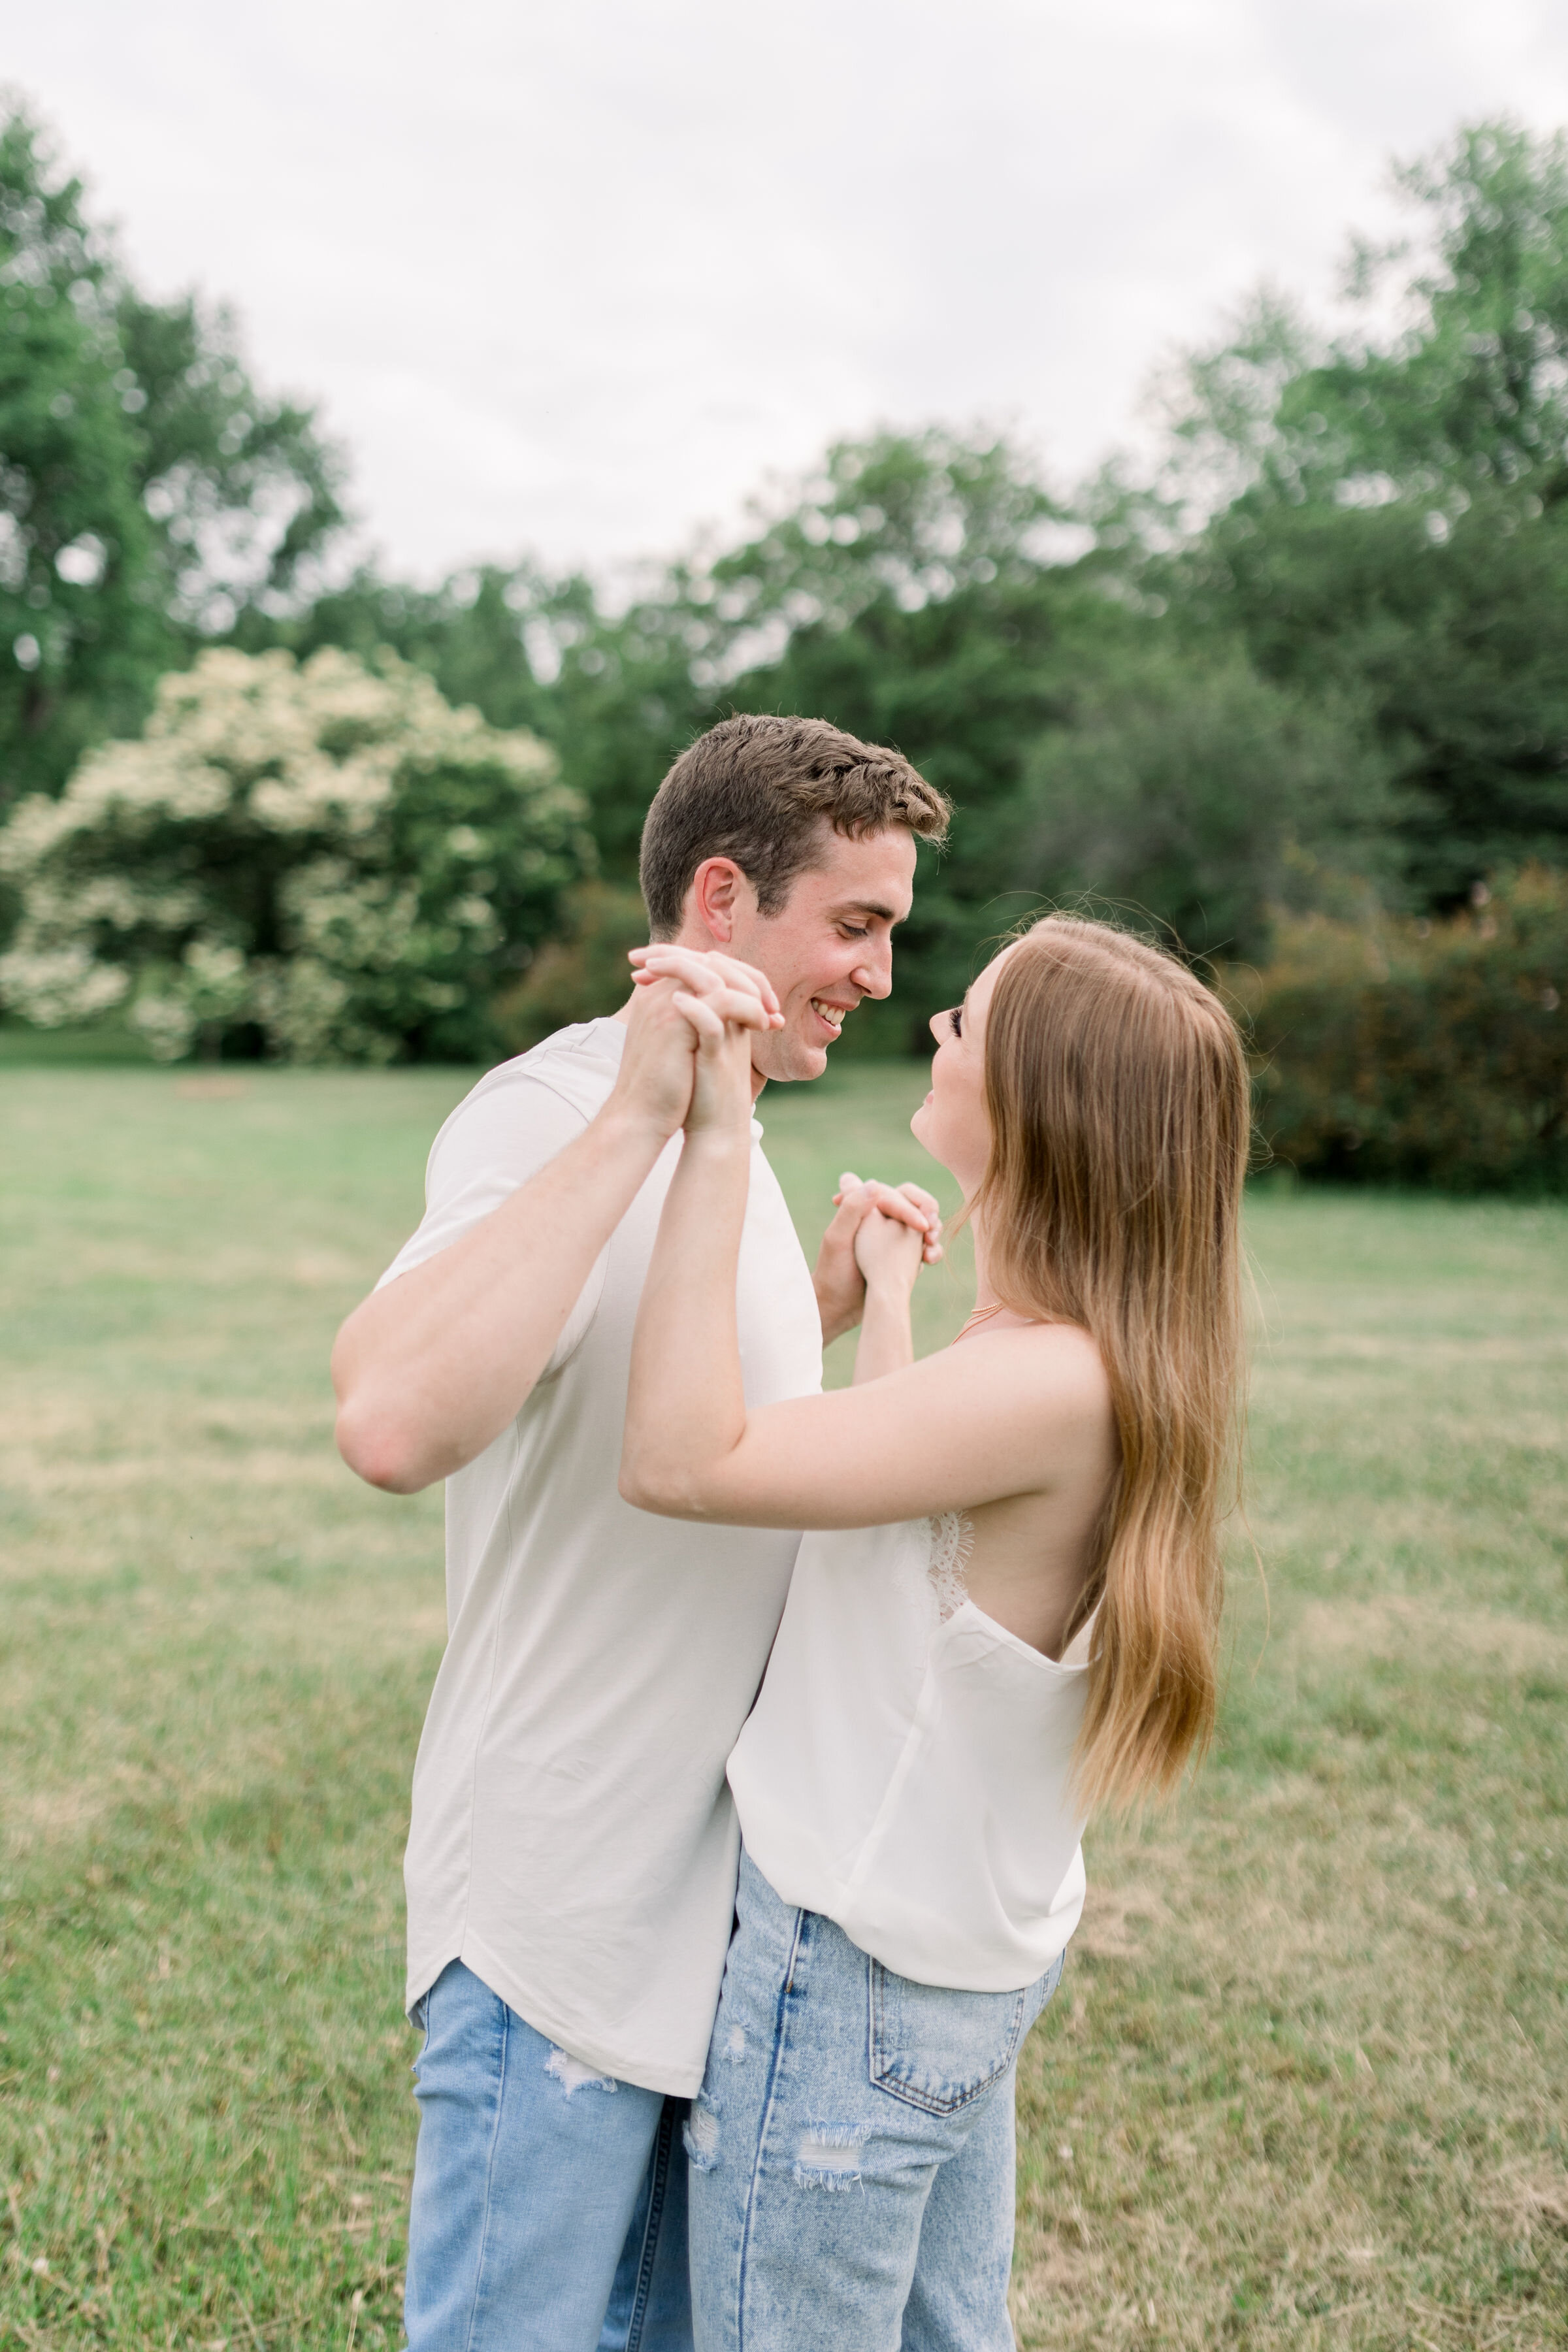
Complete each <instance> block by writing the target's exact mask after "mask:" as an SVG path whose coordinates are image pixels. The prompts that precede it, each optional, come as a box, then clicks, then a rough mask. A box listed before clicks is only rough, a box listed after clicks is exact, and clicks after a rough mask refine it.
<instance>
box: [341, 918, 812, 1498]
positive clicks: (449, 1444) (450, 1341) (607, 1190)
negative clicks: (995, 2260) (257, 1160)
mask: <svg viewBox="0 0 1568 2352" xmlns="http://www.w3.org/2000/svg"><path fill="white" fill-rule="evenodd" d="M712 962H713V966H714V970H713V972H712V976H711V981H710V987H711V989H712V990H713V991H714V992H715V1001H716V1002H717V1001H722V1002H723V1003H724V1008H725V1011H726V1013H727V1017H729V1018H730V1019H732V1020H741V1021H744V1022H747V1023H748V1024H750V1025H752V1026H753V1027H757V1028H763V1027H768V1026H771V1025H773V1024H774V1022H775V1020H776V1011H777V1006H776V1000H775V999H774V998H773V992H772V990H771V988H769V987H768V984H767V982H765V981H763V979H762V976H761V975H760V974H750V973H749V972H747V973H746V977H745V979H744V980H741V979H739V978H738V975H740V974H741V973H742V972H745V971H746V968H745V967H742V966H738V965H736V964H735V963H733V962H731V961H729V960H728V959H721V958H714V959H713V960H712ZM676 993H677V991H676V988H675V986H674V984H673V983H672V982H665V983H664V984H663V985H661V986H657V987H651V988H644V989H639V990H638V991H637V1002H636V1003H635V1004H634V1006H633V1008H632V1013H631V1019H630V1022H629V1024H628V1027H627V1034H626V1051H625V1054H624V1055H623V1057H622V1062H621V1069H620V1075H619V1076H618V1078H617V1079H616V1085H615V1087H614V1089H613V1090H612V1092H611V1094H610V1096H609V1098H608V1100H607V1101H606V1102H605V1106H604V1108H603V1109H602V1110H601V1111H600V1112H599V1113H598V1115H597V1117H596V1118H594V1119H593V1120H592V1121H591V1123H590V1124H589V1126H588V1127H587V1128H586V1129H585V1130H584V1133H583V1134H582V1135H580V1136H579V1137H578V1138H577V1139H575V1141H574V1142H572V1143H569V1144H568V1145H567V1146H566V1147H565V1149H564V1150H562V1151H560V1152H558V1153H557V1154H556V1155H555V1157H554V1158H553V1159H552V1160H549V1161H548V1162H547V1163H546V1165H545V1166H544V1167H543V1168H542V1169H541V1170H540V1171H539V1172H538V1173H537V1175H535V1176H532V1177H531V1178H530V1179H529V1181H527V1182H526V1183H525V1184H522V1185H521V1186H520V1187H519V1189H518V1190H517V1191H516V1192H513V1193H512V1194H511V1195H510V1198H509V1199H507V1200H506V1201H504V1202H502V1203H501V1205H500V1207H499V1208H498V1209H495V1210H493V1211H492V1212H491V1213H490V1214H489V1216H487V1217H484V1218H482V1219H481V1220H480V1222H479V1223H478V1224H476V1225H475V1226H474V1228H473V1229H472V1231H471V1232H469V1233H468V1234H464V1235H463V1237H462V1239H461V1240H459V1241H456V1242H454V1243H453V1244H451V1245H450V1247H449V1248H447V1249H443V1250H441V1251H440V1252H439V1253H438V1254H437V1255H436V1256H435V1257H433V1258H430V1259H428V1260H427V1261H426V1263H425V1264H424V1265H416V1266H414V1267H411V1268H410V1270H409V1271H408V1272H407V1273H406V1274H404V1275H400V1276H398V1278H397V1280H396V1281H395V1282H391V1283H388V1284H386V1285H385V1286H384V1288H382V1289H380V1290H376V1291H373V1292H372V1294H371V1296H370V1297H368V1298H367V1299H365V1300H364V1301H363V1304H362V1305H361V1306H359V1307H355V1309H354V1311H353V1314H352V1315H351V1316H350V1317H349V1318H348V1320H347V1322H346V1323H345V1324H344V1325H343V1327H342V1330H341V1331H340V1332H339V1334H338V1338H337V1344H336V1345H335V1347H334V1348H333V1349H332V1385H333V1387H334V1389H335V1390H336V1391H337V1398H338V1418H337V1439H338V1450H339V1452H340V1453H341V1454H342V1457H343V1460H344V1461H345V1462H346V1463H347V1464H348V1465H349V1467H350V1469H351V1470H353V1471H356V1472H357V1473H358V1475H360V1477H362V1478H364V1479H367V1480H368V1481H369V1483H370V1484H371V1485H372V1486H384V1487H386V1488H388V1489H389V1490H390V1491H391V1492H393V1493H394V1494H400V1495H412V1494H415V1493H416V1492H417V1491H418V1490H419V1488H420V1487H422V1486H431V1485H432V1484H433V1483H434V1482H435V1481H436V1480H437V1478H446V1477H449V1476H450V1475H451V1474H452V1473H453V1472H454V1471H455V1470H460V1469H462V1467H463V1466H464V1465H465V1464H466V1463H468V1462H471V1461H472V1460H473V1459H474V1457H475V1456H476V1454H481V1453H483V1451H484V1449H485V1447H486V1446H487V1445H489V1444H490V1443H491V1442H492V1441H493V1440H494V1439H495V1438H497V1437H499V1436H500V1433H501V1431H502V1430H503V1429H504V1428H505V1427H506V1425H507V1423H509V1422H510V1421H511V1420H513V1419H515V1417H516V1415H517V1414H518V1413H519V1412H521V1409H522V1406H523V1404H524V1403H525V1402H526V1401H527V1398H528V1395H529V1391H531V1389H532V1387H533V1384H534V1382H535V1381H537V1380H538V1379H539V1377H540V1374H541V1373H542V1371H543V1370H544V1368H545V1366H546V1365H547V1364H548V1363H549V1361H550V1358H551V1355H552V1351H553V1349H554V1348H555V1344H556V1342H557V1340H558V1339H560V1336H561V1333H562V1331H563V1328H564V1327H565V1324H566V1320H567V1318H568V1317H569V1316H570V1314H571V1312H572V1309H573V1307H574V1305H575V1304H576V1301H577V1298H578V1297H579V1295H580V1293H581V1291H582V1289H583V1286H584V1283H585V1282H586V1281H587V1279H588V1276H589V1275H590V1274H591V1273H592V1271H593V1268H594V1264H595V1260H596V1259H597V1257H598V1255H599V1254H600V1252H601V1251H602V1250H603V1249H604V1248H605V1245H606V1244H607V1243H608V1241H609V1238H610V1235H611V1234H613V1233H614V1232H615V1229H616V1226H617V1225H618V1224H619V1223H620V1222H621V1219H622V1218H623V1217H624V1216H625V1215H626V1212H627V1210H628V1209H629V1208H630V1206H631V1204H632V1202H633V1201H634V1200H635V1199H636V1197H637V1192H638V1191H639V1190H640V1188H641V1187H642V1185H643V1183H644V1182H645V1181H646V1180H647V1176H648V1174H649V1173H650V1171H651V1170H652V1168H653V1165H654V1162H655V1161H656V1160H658V1155H659V1153H660V1152H661V1151H662V1150H663V1149H664V1147H665V1145H666V1143H667V1142H668V1139H669V1138H670V1137H671V1136H672V1135H673V1134H674V1133H675V1131H676V1129H677V1128H679V1125H680V1123H681V1121H682V1119H683V1118H685V1116H686V1108H687V1105H688V1103H689V1100H690V1097H691V1057H692V1045H693V1037H692V1030H691V1027H690V1024H689V1022H688V1021H686V1020H685V1018H684V1017H683V1016H682V1015H681V1014H680V1013H679V1012H677V1011H676V1010H674V1008H673V1006H672V1003H671V999H672V997H673V996H674V995H675V994H676Z"/></svg>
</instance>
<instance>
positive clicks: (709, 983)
mask: <svg viewBox="0 0 1568 2352" xmlns="http://www.w3.org/2000/svg"><path fill="white" fill-rule="evenodd" d="M632 961H633V963H634V964H635V965H636V966H637V970H636V972H635V973H634V979H635V982H636V984H637V988H638V989H639V991H641V992H644V996H645V1000H646V1001H647V1003H648V1005H649V1011H648V1013H647V1014H645V1013H643V1008H642V1006H640V1005H639V1006H638V1008H637V1012H635V1013H634V1014H633V1016H632V1017H633V1025H634V1029H636V1028H637V1027H638V1026H640V1025H647V1023H648V1022H649V1021H651V1020H657V1013H656V1012H655V1011H654V1010H653V1008H654V1007H658V1008H659V1009H660V1010H663V1011H665V1012H666V1013H668V1014H672V1015H674V1016H676V1018H675V1020H674V1023H673V1033H672V1034H670V1024H664V1025H665V1027H666V1030H667V1037H666V1043H667V1046H668V1053H669V1055H670V1057H671V1061H672V1063H673V1064H675V1065H676V1066H679V1071H680V1076H681V1077H682V1079H683V1081H684V1085H685V1087H686V1094H687V1100H686V1106H685V1110H684V1114H683V1116H682V1117H681V1118H680V1119H679V1121H678V1122H677V1123H678V1124H679V1125H681V1126H683V1127H684V1128H685V1129H686V1131H687V1133H688V1135H692V1134H697V1133H700V1132H702V1131H704V1130H715V1129H717V1130H720V1131H722V1130H724V1129H744V1128H745V1127H746V1125H747V1123H748V1122H749V1120H750V1118H751V1113H752V1102H753V1100H754V1098H755V1096H756V1091H757V1082H756V1078H755V1076H754V1073H753V1070H752V1036H753V1034H756V1033H758V1032H761V1033H762V1034H766V1033H767V1032H768V1031H769V1030H771V1029H782V1028H783V1026H784V1014H783V1013H782V1012H781V1011H780V1010H779V1001H778V998H777V996H776V994H775V993H774V992H773V985H772V982H770V981H769V980H768V979H767V977H766V975H765V974H764V973H763V972H760V971H757V970H756V968H755V966H754V965H752V964H749V963H742V962H741V961H740V960H739V958H738V957H735V956H727V955H721V954H719V953H717V952H709V953H701V952H700V951H699V950H696V949H694V948H681V947H674V946H671V945H669V944H668V942H664V943H661V942H660V941H658V940H655V941H654V943H653V944H652V946H651V947H646V948H634V949H633V950H632Z"/></svg>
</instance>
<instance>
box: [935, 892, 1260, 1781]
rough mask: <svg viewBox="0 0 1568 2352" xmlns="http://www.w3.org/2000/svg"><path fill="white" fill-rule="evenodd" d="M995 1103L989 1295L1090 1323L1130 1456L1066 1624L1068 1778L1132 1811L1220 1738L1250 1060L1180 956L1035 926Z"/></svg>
mask: <svg viewBox="0 0 1568 2352" xmlns="http://www.w3.org/2000/svg"><path fill="white" fill-rule="evenodd" d="M985 1097H986V1107H987V1109H988V1111H989V1113H990V1119H991V1137H992V1142H991V1157H990V1162H989V1165H988V1166H987V1169H986V1171H985V1176H984V1181H983V1183H982V1185H981V1188H980V1191H979V1192H978V1193H977V1195H976V1196H975V1200H974V1202H973V1209H974V1212H975V1214H976V1216H977V1219H978V1220H979V1222H980V1223H982V1224H983V1226H984V1237H985V1252H986V1267H987V1272H988V1273H989V1275H990V1277H991V1281H992V1284H993V1286H994V1289H995V1291H996V1293H997V1295H998V1297H1001V1298H1002V1299H1004V1300H1005V1302H1006V1304H1007V1305H1008V1306H1009V1307H1014V1308H1015V1309H1016V1310H1017V1311H1018V1312H1019V1313H1022V1314H1026V1315H1036V1316H1042V1317H1048V1318H1053V1319H1056V1320H1065V1321H1068V1322H1072V1323H1077V1324H1081V1325H1082V1326H1083V1328H1085V1329H1086V1330H1088V1331H1089V1334H1090V1336H1091V1337H1092V1338H1093V1339H1094V1340H1095V1342H1096V1343H1097V1345H1098V1347H1099V1349H1100V1357H1101V1360H1102V1361H1103V1363H1104V1365H1105V1369H1106V1371H1107V1373H1108V1375H1109V1377H1110V1394H1111V1400H1112V1403H1113V1406H1114V1409H1115V1413H1116V1426H1117V1433H1118V1435H1119V1438H1120V1441H1121V1461H1120V1465H1119V1468H1118V1471H1117V1475H1116V1478H1115V1482H1114V1484H1113V1486H1112V1488H1111V1492H1110V1496H1109V1497H1108V1500H1107V1503H1106V1507H1105V1511H1104V1514H1103V1517H1102V1519H1101V1522H1100V1529H1099V1534H1098V1538H1097V1542H1096V1548H1095V1558H1094V1561H1093V1566H1092V1572H1091V1577H1090V1582H1089V1588H1088V1590H1087V1591H1086V1593H1085V1596H1084V1601H1083V1604H1082V1607H1081V1608H1080V1610H1079V1615H1078V1619H1077V1622H1079V1623H1081V1622H1083V1619H1084V1618H1085V1617H1086V1616H1087V1615H1088V1612H1089V1610H1090V1609H1092V1608H1093V1607H1095V1605H1096V1604H1097V1603H1098V1606H1099V1612H1100V1613H1099V1617H1098V1619H1097V1621H1096V1624H1095V1630H1094V1636H1093V1640H1092V1643H1091V1644H1090V1664H1089V1685H1088V1710H1087V1713H1086V1716H1085V1718H1084V1724H1083V1729H1082V1732H1081V1734H1080V1736H1079V1749H1078V1760H1077V1767H1076V1773H1077V1783H1078V1786H1079V1790H1080V1792H1081V1795H1082V1797H1083V1800H1084V1801H1085V1802H1086V1804H1089V1805H1093V1804H1097V1803H1105V1802H1109V1803H1110V1804H1113V1805H1127V1804H1131V1803H1135V1802H1137V1801H1138V1800H1139V1799H1141V1798H1142V1797H1144V1796H1146V1795H1149V1794H1152V1793H1159V1792H1163V1791H1165V1790H1169V1789H1171V1788H1172V1787H1173V1785H1174V1784H1175V1782H1176V1781H1177V1780H1179V1778H1180V1776H1181V1773H1182V1769H1183V1767H1184V1764H1185V1763H1186V1762H1187V1760H1188V1759H1189V1758H1191V1757H1194V1756H1196V1755H1199V1754H1201V1753H1202V1751H1203V1750H1204V1748H1205V1747H1206V1746H1207V1744H1208V1741H1209V1738H1210V1736H1211V1734H1212V1732H1213V1728H1214V1718H1215V1695H1216V1685H1217V1669H1216V1658H1215V1653H1216V1648H1217V1643H1218V1632H1219V1612H1220V1602H1221V1598H1222V1591H1223V1574H1222V1570H1221V1565H1220V1553H1219V1530H1220V1522H1221V1520H1222V1518H1223V1517H1224V1516H1225V1512H1226V1507H1228V1506H1229V1505H1231V1504H1233V1503H1234V1502H1235V1501H1236V1499H1237V1468H1236V1464H1237V1447H1236V1439H1237V1426H1238V1418H1239V1414H1238V1401H1239V1391H1240V1370H1241V1311H1242V1310H1241V1248H1240V1234H1239V1221H1240V1210H1241V1193H1242V1183H1243V1179H1244V1177H1245V1175H1246V1172H1247V1153H1248V1144H1249V1140H1250V1132H1251V1121H1250V1104H1249V1092H1248V1085H1247V1062H1246V1057H1245V1055H1244V1054H1243V1050H1242V1045H1241V1040H1240V1038H1239V1036H1238V1035H1237V1028H1236V1024H1235V1023H1234V1022H1233V1021H1232V1019H1231V1017H1230V1015H1229V1013H1227V1012H1226V1009H1225V1007H1224V1005H1223V1004H1222V1003H1220V1001H1219V999H1218V998H1217V997H1216V996H1215V993H1214V992H1213V991H1212V990H1211V989H1208V988H1205V986H1204V984H1203V982H1201V981H1200V980H1198V979H1197V978H1196V977H1195V976H1194V974H1193V973H1192V972H1190V971H1188V970H1187V969H1186V967H1185V966H1184V964H1181V963H1179V962H1177V961H1176V959H1175V958H1174V957H1173V956H1170V955H1166V954H1163V952H1162V951H1161V950H1159V949H1157V948H1153V947H1150V946H1148V945H1147V944H1146V943H1145V942H1144V941H1143V940H1137V939H1131V938H1129V937H1128V936H1127V935H1126V934H1125V933H1124V932H1121V931H1117V930H1112V929H1110V927H1109V926H1107V925H1106V924H1103V923H1096V922H1089V921H1087V920H1085V919H1082V918H1080V917H1078V916H1074V915H1047V916H1046V917H1044V918H1043V919H1041V920H1039V921H1038V922H1036V923H1035V924H1033V925H1032V926H1031V928H1030V929H1028V930H1026V931H1025V932H1024V933H1023V934H1022V935H1021V937H1020V938H1019V940H1017V942H1016V945H1015V946H1014V948H1013V950H1012V952H1011V953H1010V954H1009V955H1008V957H1007V960H1006V961H1005V964H1004V965H1003V967H1002V969H1001V971H999V972H998V974H997V978H996V986H995V991H994V994H993V996H992V999H991V1007H990V1013H989V1015H988V1017H987V1022H986V1030H985ZM1227 1489H1228V1491H1227Z"/></svg>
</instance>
